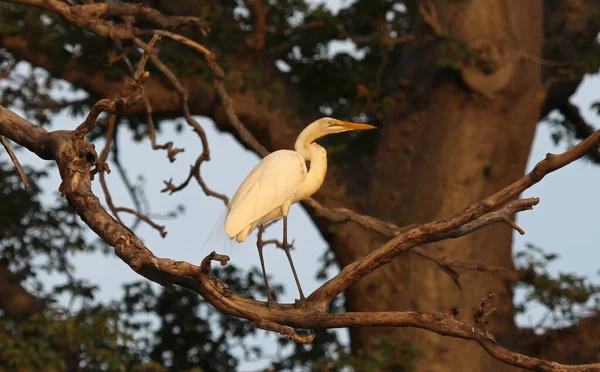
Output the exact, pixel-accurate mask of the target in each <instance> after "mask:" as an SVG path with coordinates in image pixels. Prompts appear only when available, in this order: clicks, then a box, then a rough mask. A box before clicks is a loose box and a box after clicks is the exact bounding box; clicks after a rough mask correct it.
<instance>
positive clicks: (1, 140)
mask: <svg viewBox="0 0 600 372" xmlns="http://www.w3.org/2000/svg"><path fill="white" fill-rule="evenodd" d="M0 143H2V146H3V147H4V149H5V150H6V152H7V153H8V156H9V157H10V160H12V162H13V164H14V165H15V167H16V168H17V172H19V176H21V180H22V181H23V185H24V186H25V188H26V189H28V188H29V180H28V179H27V175H26V174H25V171H24V170H23V167H22V166H21V163H19V159H18V158H17V155H16V154H15V152H14V151H13V150H12V149H11V148H10V145H9V144H8V141H6V138H4V137H2V136H0Z"/></svg>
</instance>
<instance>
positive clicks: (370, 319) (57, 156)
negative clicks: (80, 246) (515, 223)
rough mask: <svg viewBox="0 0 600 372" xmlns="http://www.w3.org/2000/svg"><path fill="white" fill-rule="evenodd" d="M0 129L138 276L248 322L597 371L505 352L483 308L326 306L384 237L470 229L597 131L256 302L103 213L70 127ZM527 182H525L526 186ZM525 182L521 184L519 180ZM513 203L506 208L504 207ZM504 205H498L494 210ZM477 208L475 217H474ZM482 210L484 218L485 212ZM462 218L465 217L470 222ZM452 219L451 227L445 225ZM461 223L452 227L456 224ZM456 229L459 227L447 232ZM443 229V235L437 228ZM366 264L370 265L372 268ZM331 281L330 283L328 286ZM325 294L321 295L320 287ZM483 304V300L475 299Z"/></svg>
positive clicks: (525, 204) (425, 236)
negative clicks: (56, 175)
mask: <svg viewBox="0 0 600 372" xmlns="http://www.w3.org/2000/svg"><path fill="white" fill-rule="evenodd" d="M0 135H3V136H6V137H8V138H11V139H15V140H16V139H18V140H16V142H17V143H19V144H20V145H22V146H25V147H27V148H28V149H29V150H30V151H33V152H35V153H41V154H44V155H47V156H48V155H49V157H50V158H51V159H53V160H55V161H56V163H57V164H58V169H59V172H60V175H61V178H62V183H61V187H60V188H59V189H60V191H61V192H62V193H63V195H64V196H65V197H66V199H67V201H68V202H69V205H70V206H71V207H72V208H73V209H75V211H76V212H77V213H78V214H79V216H80V217H81V218H82V220H83V221H84V222H85V223H86V224H87V225H88V226H89V227H90V228H91V229H92V230H93V231H94V232H96V234H98V236H99V237H100V238H102V239H103V240H105V241H106V242H107V243H108V244H110V245H111V246H112V247H114V249H115V253H116V254H117V255H118V256H119V257H120V258H121V259H122V260H123V261H124V262H126V263H127V264H128V265H129V266H130V267H131V268H132V269H133V270H134V271H136V272H137V273H139V274H140V275H142V276H144V277H146V278H148V279H150V280H152V281H155V282H157V283H159V284H162V285H172V284H177V285H180V286H183V287H185V288H188V289H190V290H193V291H195V292H196V293H198V294H200V295H201V296H203V297H204V298H205V299H206V300H207V301H209V302H210V303H211V304H212V305H213V306H215V307H216V308H217V309H219V310H221V311H223V312H225V313H227V314H230V315H232V316H237V317H240V318H244V319H248V320H250V321H251V322H252V324H253V325H255V326H258V327H261V328H264V329H268V330H273V331H277V332H280V333H282V334H287V335H289V336H290V337H292V339H294V340H295V341H297V342H310V341H312V338H311V337H310V336H308V337H306V336H300V335H297V334H295V333H294V332H293V331H292V330H291V329H290V328H289V327H299V328H338V327H355V326H397V327H416V328H422V329H427V330H429V331H432V332H436V333H438V334H441V335H447V336H451V337H457V338H464V339H469V340H474V341H476V342H478V343H479V344H480V345H481V346H482V347H483V348H484V349H485V350H486V351H487V352H488V353H490V355H492V356H493V357H495V358H497V359H498V360H501V361H503V362H505V363H509V364H512V365H515V366H518V367H523V368H527V369H533V370H539V371H557V370H564V371H594V370H600V364H590V365H579V366H567V365H562V364H558V363H554V362H548V361H544V360H540V359H537V358H531V357H527V356H525V355H521V354H518V353H514V352H511V351H509V350H507V349H505V348H503V347H501V346H500V345H498V344H497V343H496V342H495V341H494V340H493V338H492V337H491V335H489V334H488V333H487V329H486V327H487V326H486V324H487V323H486V321H485V319H484V318H485V316H486V314H488V313H489V312H487V311H480V312H478V313H476V314H475V323H476V325H469V324H466V323H462V322H459V321H457V320H456V319H455V315H456V311H454V310H453V311H445V312H438V313H432V314H422V313H415V312H382V313H379V312H375V313H343V314H337V313H336V314H330V313H327V312H326V306H327V302H328V298H330V297H331V296H329V295H327V294H328V293H331V292H330V291H331V290H332V291H333V292H336V291H338V290H339V289H340V288H341V287H343V286H344V285H346V284H347V282H346V281H345V279H346V278H347V277H348V276H353V277H354V278H355V280H357V279H358V278H360V277H362V276H364V275H366V274H367V273H368V272H370V271H369V270H365V268H364V267H365V265H367V264H371V265H379V266H381V265H382V264H384V263H385V262H383V263H382V262H380V261H373V256H376V257H381V259H382V260H386V262H387V261H389V260H391V258H392V257H393V256H394V255H395V254H398V253H399V252H401V251H402V250H406V249H408V248H406V247H407V245H405V246H402V247H400V246H398V247H393V249H394V251H393V253H392V254H389V255H387V256H386V255H382V253H384V252H385V250H386V249H387V247H388V246H389V245H390V243H392V242H395V241H396V240H398V239H400V241H408V242H410V243H411V244H412V243H415V242H418V241H422V242H429V241H436V240H438V239H439V238H440V237H444V236H445V237H446V238H448V237H455V236H458V235H460V234H466V233H469V232H470V231H473V230H474V229H475V228H476V227H477V225H475V224H473V222H477V221H479V222H478V223H479V226H480V227H481V226H483V225H484V224H486V223H488V224H489V220H490V218H489V215H491V213H487V214H486V210H487V209H489V208H494V207H495V206H496V204H497V203H500V202H501V201H502V200H504V198H507V197H509V196H510V193H512V192H518V190H520V188H521V187H525V186H526V185H531V184H533V183H535V181H536V180H537V181H539V180H540V179H541V178H542V177H543V176H544V175H545V174H547V173H550V172H551V171H553V170H556V169H558V168H560V167H562V166H565V165H567V164H568V163H570V162H572V161H573V160H575V159H577V158H579V157H581V156H583V155H584V154H585V152H586V150H589V149H590V148H592V147H593V146H595V145H596V144H597V143H598V141H600V132H596V133H595V134H594V136H592V137H590V138H589V139H588V140H586V141H583V142H582V143H580V144H579V145H577V146H575V147H574V148H572V149H571V150H569V151H567V152H565V153H563V154H561V155H552V156H550V155H549V156H547V158H546V159H545V160H543V161H541V162H540V163H539V164H538V166H536V168H535V169H534V171H533V172H532V173H531V174H529V175H527V176H525V177H524V179H525V180H524V179H521V180H519V181H517V182H515V183H514V184H513V185H511V186H509V187H507V188H506V189H504V190H502V191H500V192H499V193H497V194H495V195H493V196H491V197H490V198H488V199H486V200H484V201H483V202H481V203H477V204H475V205H473V206H471V207H469V208H467V209H466V210H465V211H464V212H463V213H461V214H458V215H456V216H454V217H452V218H450V219H446V220H441V221H437V222H434V223H430V224H425V225H421V226H418V227H416V228H413V229H411V230H409V231H407V232H405V233H402V234H400V235H398V237H396V238H394V239H392V240H391V241H390V243H388V244H386V245H384V246H383V247H381V248H379V249H378V250H376V251H375V252H373V253H372V254H370V255H369V256H367V257H365V258H364V259H362V260H360V261H357V262H355V263H354V264H352V265H349V266H348V267H350V268H351V270H347V268H348V267H347V268H346V269H344V270H342V272H341V273H340V274H339V275H338V276H336V277H335V278H334V279H332V280H331V281H329V282H328V283H326V284H324V285H323V286H321V288H319V289H318V290H317V291H315V292H314V293H313V294H312V295H311V296H309V297H308V299H307V301H306V302H305V303H299V304H270V305H269V307H267V305H266V303H264V302H260V301H256V300H253V299H249V298H244V297H242V296H239V295H237V294H236V293H233V292H232V291H231V290H230V289H229V288H228V287H227V285H226V284H224V283H223V282H220V281H219V280H217V279H215V278H214V277H212V276H211V275H210V261H212V260H219V261H221V264H225V263H226V262H227V260H228V257H225V256H219V255H215V254H214V253H213V254H211V255H210V256H209V257H207V258H206V259H205V260H204V261H203V264H202V265H201V266H195V265H192V264H190V263H187V262H183V261H174V260H170V259H167V258H158V257H156V256H154V255H153V254H152V252H151V251H150V250H149V249H148V248H147V247H146V246H144V244H143V243H142V242H141V241H140V240H139V239H138V238H137V237H136V235H135V234H134V233H133V232H131V231H130V230H129V229H127V228H126V227H125V226H123V225H122V224H120V223H119V222H118V221H117V220H115V219H114V218H113V217H112V216H110V215H109V214H108V213H107V212H106V211H105V210H104V209H103V208H102V206H101V205H100V202H99V200H98V198H97V197H96V196H95V195H94V194H93V192H92V189H91V178H90V174H91V169H92V167H93V166H95V165H97V164H98V159H97V157H98V156H97V154H96V152H95V150H94V147H93V145H92V144H90V143H87V142H85V141H83V140H81V139H78V138H75V137H74V136H73V132H72V131H54V132H47V131H46V130H44V129H43V128H40V127H37V126H35V125H34V124H32V123H30V122H28V121H27V120H25V119H23V118H21V117H19V116H17V115H16V114H14V113H13V112H12V111H10V110H8V109H6V108H4V107H2V106H0ZM527 187H528V186H527ZM525 188H526V187H525ZM536 203H537V199H529V200H527V199H526V200H519V201H515V202H513V203H509V204H507V205H506V207H504V209H507V210H512V211H514V212H515V213H516V212H518V211H520V210H526V209H528V208H529V207H530V206H532V205H534V204H536ZM511 208H512V209H511ZM501 210H503V209H500V210H499V211H501ZM478 215H479V217H478ZM486 217H487V218H486ZM469 222H472V223H471V224H469ZM452 226H456V227H455V228H452ZM461 227H462V229H459V228H461ZM453 230H457V231H458V232H454V233H453V232H452V231H453ZM444 234H445V235H444ZM371 271H372V270H371ZM332 284H337V286H332ZM323 293H325V294H326V295H325V296H322V294H323ZM482 307H483V305H482Z"/></svg>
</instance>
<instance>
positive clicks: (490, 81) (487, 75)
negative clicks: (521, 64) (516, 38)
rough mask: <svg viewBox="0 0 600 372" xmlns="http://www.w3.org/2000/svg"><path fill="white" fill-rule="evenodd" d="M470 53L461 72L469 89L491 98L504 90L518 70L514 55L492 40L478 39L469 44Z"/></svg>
mask: <svg viewBox="0 0 600 372" xmlns="http://www.w3.org/2000/svg"><path fill="white" fill-rule="evenodd" d="M469 49H470V52H471V53H473V54H474V55H470V54H469V55H467V57H466V58H465V59H464V60H463V61H462V63H461V67H460V72H461V76H462V79H463V81H464V82H465V83H466V84H467V85H468V86H469V88H471V89H473V90H474V91H477V92H479V93H481V94H483V95H485V96H487V97H489V98H493V96H494V94H495V93H497V92H499V91H500V90H502V89H504V88H505V87H506V86H507V85H508V83H509V82H510V80H511V78H512V76H513V74H514V72H515V68H516V62H517V60H518V59H516V58H515V56H514V53H513V52H512V51H511V50H510V49H509V48H508V47H505V46H498V45H496V44H494V43H492V42H491V41H490V40H482V39H478V40H475V41H474V42H472V43H470V44H469Z"/></svg>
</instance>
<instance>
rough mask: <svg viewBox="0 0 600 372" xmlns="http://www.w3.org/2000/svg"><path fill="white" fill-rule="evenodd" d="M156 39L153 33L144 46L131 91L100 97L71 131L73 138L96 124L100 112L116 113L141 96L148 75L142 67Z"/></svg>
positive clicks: (78, 137) (81, 137)
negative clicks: (113, 98) (111, 96)
mask: <svg viewBox="0 0 600 372" xmlns="http://www.w3.org/2000/svg"><path fill="white" fill-rule="evenodd" d="M158 39H160V37H159V36H158V35H154V36H153V37H152V40H151V41H150V43H148V48H144V54H143V55H142V59H141V60H140V63H139V65H138V68H137V71H136V72H135V73H134V75H133V82H131V83H130V84H129V88H130V89H131V93H130V94H129V95H128V96H127V97H121V98H118V99H115V100H110V99H101V100H100V101H98V102H96V104H94V106H93V107H92V109H91V110H90V113H89V114H88V116H87V117H86V119H85V121H84V122H83V123H81V125H79V126H78V127H77V129H75V131H74V132H73V136H74V138H76V139H83V137H84V136H85V135H86V134H88V133H89V132H90V131H91V130H92V129H93V128H94V127H95V126H96V119H98V116H99V115H100V114H101V113H102V112H104V111H106V112H109V113H111V114H114V113H117V112H119V111H122V110H125V109H127V108H129V107H131V106H133V105H134V104H136V103H137V102H138V101H139V100H140V99H141V98H142V93H143V91H144V88H143V85H144V82H145V81H146V79H147V78H148V77H149V76H150V73H149V72H147V71H144V68H145V65H146V61H147V59H148V54H150V51H151V50H152V46H153V45H154V43H155V42H156V41H157V40H158Z"/></svg>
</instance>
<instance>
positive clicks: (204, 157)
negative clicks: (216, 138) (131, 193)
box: [134, 31, 229, 204]
mask: <svg viewBox="0 0 600 372" xmlns="http://www.w3.org/2000/svg"><path fill="white" fill-rule="evenodd" d="M163 32H165V31H163ZM161 33H162V32H161ZM159 34H160V33H159ZM134 42H135V43H136V45H138V46H140V47H143V48H146V43H144V42H143V41H142V40H140V39H138V38H135V39H134ZM151 59H152V64H154V66H155V67H156V68H158V70H160V71H161V72H162V73H163V74H164V75H165V76H166V77H167V78H168V79H169V80H170V81H171V83H172V84H173V86H174V87H175V89H176V90H177V92H178V93H179V95H180V97H181V106H182V111H183V116H184V118H185V121H186V122H187V124H188V125H189V126H190V127H191V128H192V129H193V130H194V132H196V134H197V135H198V137H199V138H200V142H201V143H202V152H201V153H200V155H198V157H197V158H196V161H195V162H194V165H193V166H192V167H190V173H189V175H188V177H187V179H186V180H185V181H183V182H182V183H181V184H180V185H178V186H175V185H173V183H172V182H171V180H169V181H168V182H165V185H166V186H165V188H164V189H163V190H162V191H163V192H167V191H168V192H170V193H171V194H172V193H174V192H177V191H180V190H183V189H184V188H185V187H186V186H187V185H188V184H189V182H190V181H191V179H192V177H193V178H195V179H196V182H198V185H200V188H202V191H203V192H204V193H205V194H206V195H207V196H214V197H216V198H218V199H221V200H223V203H225V204H227V203H228V202H229V198H227V196H226V195H224V194H221V193H218V192H216V191H213V190H211V189H210V188H209V187H208V186H207V185H206V182H205V181H204V179H203V178H202V176H201V175H200V166H201V165H202V163H203V162H205V161H209V160H210V149H209V146H208V140H207V138H206V133H205V132H204V129H202V126H200V124H199V123H198V122H197V121H196V120H195V119H194V118H193V117H192V115H191V113H190V108H189V105H188V93H187V90H186V89H185V88H184V87H183V85H182V84H181V82H180V81H179V79H178V78H177V76H175V74H174V73H173V72H172V71H171V70H170V69H169V68H168V67H167V66H166V65H165V64H164V63H162V61H161V60H160V59H159V58H158V56H157V55H156V54H152V56H151Z"/></svg>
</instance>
